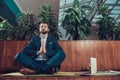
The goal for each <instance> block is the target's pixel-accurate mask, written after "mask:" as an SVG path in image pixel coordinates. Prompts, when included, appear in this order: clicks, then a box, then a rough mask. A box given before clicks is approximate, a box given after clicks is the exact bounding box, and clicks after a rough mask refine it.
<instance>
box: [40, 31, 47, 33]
mask: <svg viewBox="0 0 120 80" xmlns="http://www.w3.org/2000/svg"><path fill="white" fill-rule="evenodd" d="M40 33H41V34H46V33H48V31H45V32H44V31H43V32H40Z"/></svg>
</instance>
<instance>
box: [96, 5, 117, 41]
mask: <svg viewBox="0 0 120 80" xmlns="http://www.w3.org/2000/svg"><path fill="white" fill-rule="evenodd" d="M99 15H100V16H101V17H99V18H98V21H97V24H98V26H97V28H96V32H97V38H98V39H100V40H114V39H115V35H116V30H117V27H115V21H114V18H112V17H111V16H109V9H108V6H107V5H102V6H100V7H99Z"/></svg>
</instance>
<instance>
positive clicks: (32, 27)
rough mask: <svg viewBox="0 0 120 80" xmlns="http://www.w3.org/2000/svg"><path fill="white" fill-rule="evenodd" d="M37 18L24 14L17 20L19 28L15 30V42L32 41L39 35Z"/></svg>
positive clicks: (13, 32)
mask: <svg viewBox="0 0 120 80" xmlns="http://www.w3.org/2000/svg"><path fill="white" fill-rule="evenodd" d="M36 20H37V19H36V16H35V15H33V14H30V13H29V12H26V13H22V14H21V16H19V17H18V18H17V22H18V26H16V27H14V28H13V31H12V35H13V36H12V38H13V39H15V40H25V39H30V38H31V37H32V36H33V35H38V28H37V22H35V21H36Z"/></svg>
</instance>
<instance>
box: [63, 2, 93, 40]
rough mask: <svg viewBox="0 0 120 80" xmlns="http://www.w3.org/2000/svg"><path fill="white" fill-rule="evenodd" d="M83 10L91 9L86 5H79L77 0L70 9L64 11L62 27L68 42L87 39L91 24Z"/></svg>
mask: <svg viewBox="0 0 120 80" xmlns="http://www.w3.org/2000/svg"><path fill="white" fill-rule="evenodd" d="M85 9H88V10H89V9H91V7H90V6H88V5H80V3H79V1H78V0H74V1H73V5H72V7H70V8H68V9H67V10H65V17H64V19H63V21H62V27H63V28H64V29H65V30H66V36H69V38H68V40H71V39H72V40H82V39H87V37H88V35H89V34H90V27H91V23H90V21H89V20H88V19H87V15H86V13H85V11H84V10H85Z"/></svg>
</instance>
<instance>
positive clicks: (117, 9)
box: [59, 0, 120, 25]
mask: <svg viewBox="0 0 120 80" xmlns="http://www.w3.org/2000/svg"><path fill="white" fill-rule="evenodd" d="M72 2H73V0H60V10H59V13H60V15H59V21H60V22H61V20H62V19H63V17H64V16H63V15H62V14H63V12H64V9H65V8H68V7H71V6H72ZM79 2H80V5H81V4H85V5H90V6H91V7H92V8H93V9H92V10H86V11H85V12H86V14H87V15H88V19H89V20H90V21H91V23H92V24H95V23H96V21H97V16H98V14H97V13H98V6H99V5H102V4H107V5H108V6H109V10H110V12H109V15H110V16H111V17H113V18H114V20H115V22H116V25H119V24H120V0H79Z"/></svg>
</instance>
